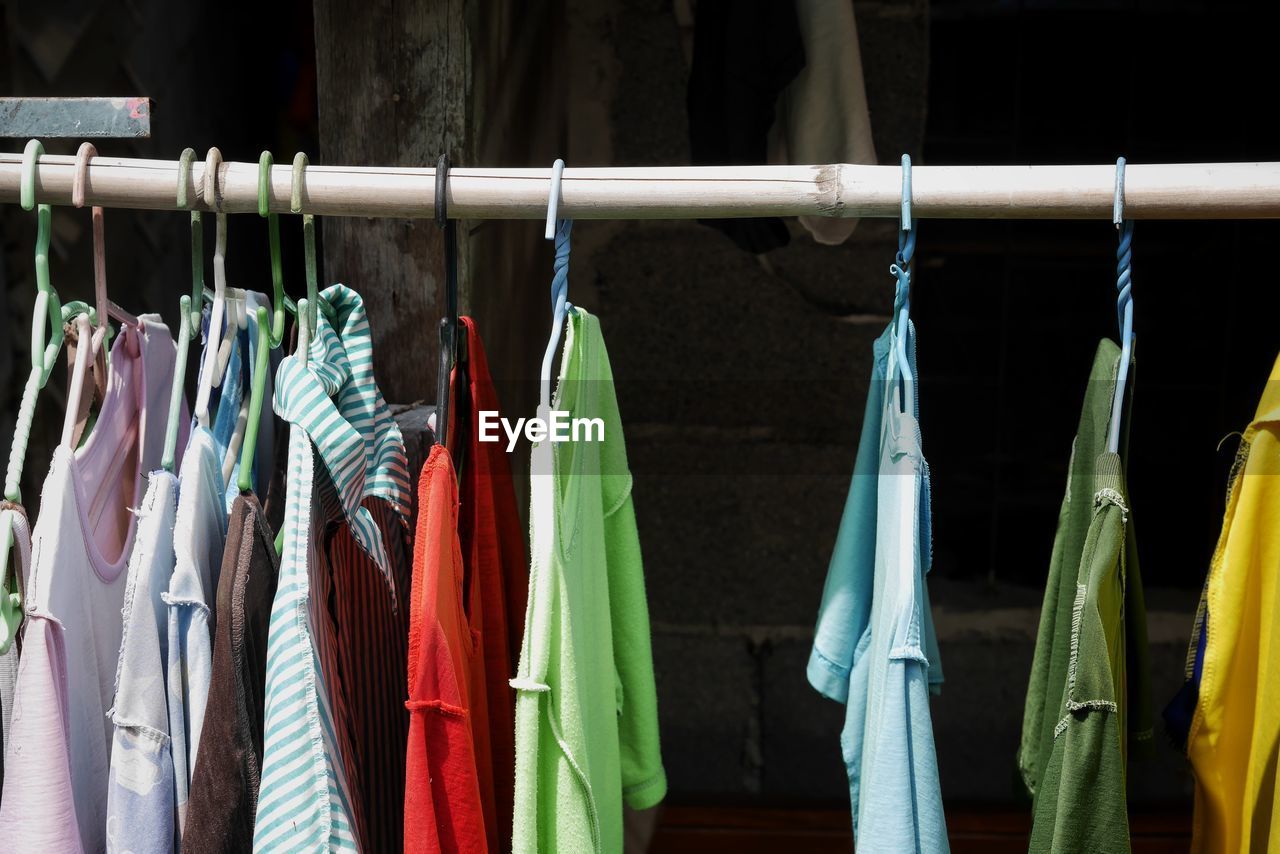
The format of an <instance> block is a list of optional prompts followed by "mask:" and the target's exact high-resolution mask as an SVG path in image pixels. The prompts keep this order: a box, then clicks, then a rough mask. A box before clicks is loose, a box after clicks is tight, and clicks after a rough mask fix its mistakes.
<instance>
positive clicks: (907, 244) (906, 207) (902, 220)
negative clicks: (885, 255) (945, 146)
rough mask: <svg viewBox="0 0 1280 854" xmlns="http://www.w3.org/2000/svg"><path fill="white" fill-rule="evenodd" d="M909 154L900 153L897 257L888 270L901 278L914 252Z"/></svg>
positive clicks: (914, 232) (914, 230) (914, 233)
mask: <svg viewBox="0 0 1280 854" xmlns="http://www.w3.org/2000/svg"><path fill="white" fill-rule="evenodd" d="M911 196H912V191H911V155H910V154H904V155H902V207H901V213H900V214H899V222H898V257H897V258H896V259H895V260H896V262H897V263H895V264H894V265H893V267H891V268H890V272H891V273H893V274H894V275H895V276H898V277H899V278H900V279H901V278H903V277H904V276H905V275H906V274H907V272H908V269H907V268H908V267H909V265H910V264H911V257H912V256H913V255H915V252H916V232H917V229H915V228H913V227H912V226H913V223H912V218H911Z"/></svg>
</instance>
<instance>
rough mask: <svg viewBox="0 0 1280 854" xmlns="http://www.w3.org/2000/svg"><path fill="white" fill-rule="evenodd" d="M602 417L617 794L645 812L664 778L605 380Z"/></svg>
mask: <svg viewBox="0 0 1280 854" xmlns="http://www.w3.org/2000/svg"><path fill="white" fill-rule="evenodd" d="M600 350H601V353H600V357H601V361H602V368H603V376H604V377H612V372H611V371H610V369H609V361H608V358H609V357H608V354H607V352H605V351H604V347H603V345H602V346H601V348H600ZM600 408H601V412H602V414H603V415H604V416H605V419H604V420H605V425H606V426H605V431H606V432H605V439H604V442H603V448H602V459H601V464H602V469H601V474H602V476H603V477H602V480H603V487H604V489H603V497H604V501H605V506H604V541H605V561H606V563H607V568H608V576H609V616H610V620H611V623H612V627H613V655H614V667H615V669H616V676H617V703H618V740H619V746H620V748H621V762H622V795H623V798H624V799H625V800H626V803H627V805H628V806H630V807H631V808H632V809H648V808H649V807H651V806H654V805H655V804H657V803H658V802H659V801H661V800H662V799H663V797H665V796H666V793H667V775H666V772H665V771H664V770H663V767H662V751H661V748H660V747H659V741H658V694H657V689H656V688H655V686H654V679H653V650H652V646H651V643H650V637H649V605H648V602H647V600H646V598H645V588H644V562H643V560H642V558H641V555H640V535H639V533H638V531H637V529H636V513H635V505H634V504H633V502H632V497H631V484H632V479H631V472H630V470H629V468H628V466H627V452H626V445H625V441H624V439H623V435H622V419H621V417H620V415H619V414H618V402H617V398H616V396H615V394H614V390H613V383H612V382H611V381H610V382H605V383H603V384H602V387H601V401H600Z"/></svg>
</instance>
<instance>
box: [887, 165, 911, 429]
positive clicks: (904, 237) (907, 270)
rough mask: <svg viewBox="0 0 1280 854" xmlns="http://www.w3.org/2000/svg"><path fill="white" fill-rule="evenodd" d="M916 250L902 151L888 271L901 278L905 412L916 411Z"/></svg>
mask: <svg viewBox="0 0 1280 854" xmlns="http://www.w3.org/2000/svg"><path fill="white" fill-rule="evenodd" d="M915 253H916V232H915V231H914V230H913V229H912V228H911V155H909V154H904V155H902V214H901V219H900V220H899V223H898V256H897V258H896V259H894V263H893V265H892V266H890V267H889V272H890V273H892V274H893V275H894V276H896V277H897V278H898V291H897V295H896V297H895V299H894V305H895V306H896V307H897V309H898V319H897V322H896V326H897V337H898V371H899V373H900V375H901V377H902V380H901V385H900V389H901V392H902V396H901V398H900V402H901V405H902V411H903V412H914V411H915V403H914V401H915V388H914V386H915V377H914V376H913V375H912V373H911V362H910V361H909V359H908V353H909V350H908V347H907V344H908V342H907V335H908V334H909V332H910V329H911V259H912V256H914V255H915Z"/></svg>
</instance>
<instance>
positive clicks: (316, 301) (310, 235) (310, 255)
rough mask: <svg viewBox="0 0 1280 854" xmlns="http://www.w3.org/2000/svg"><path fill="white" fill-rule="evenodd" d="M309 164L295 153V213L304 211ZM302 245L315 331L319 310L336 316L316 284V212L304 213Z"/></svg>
mask: <svg viewBox="0 0 1280 854" xmlns="http://www.w3.org/2000/svg"><path fill="white" fill-rule="evenodd" d="M309 165H310V164H309V162H308V160H307V155H306V154H304V153H303V152H301V151H299V152H298V153H297V154H295V155H294V157H293V181H292V183H291V186H290V188H289V189H290V192H289V210H291V211H293V212H294V213H302V183H303V178H304V177H305V173H306V170H307V166H309ZM302 245H303V249H304V251H305V253H306V264H307V305H308V309H307V310H308V311H309V312H311V314H310V316H309V317H308V318H307V322H308V324H309V325H310V328H311V332H312V333H314V332H315V329H316V311H317V310H319V311H323V312H324V316H325V317H327V318H329V320H330V321H332V320H333V319H334V317H335V316H336V314H335V312H334V309H333V306H331V305H329V302H328V300H325V299H323V298H321V296H320V289H319V287H318V286H317V284H316V276H317V274H316V218H315V215H314V214H302ZM298 306H299V308H301V306H302V303H301V302H299V303H298Z"/></svg>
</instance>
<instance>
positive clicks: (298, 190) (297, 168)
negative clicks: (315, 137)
mask: <svg viewBox="0 0 1280 854" xmlns="http://www.w3.org/2000/svg"><path fill="white" fill-rule="evenodd" d="M309 165H311V164H310V162H309V161H308V160H307V155H306V153H305V152H302V151H299V152H298V153H297V154H295V155H294V156H293V181H292V182H291V183H290V185H289V210H290V211H292V212H293V213H302V181H303V178H304V177H305V173H306V171H307V167H308V166H309Z"/></svg>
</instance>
